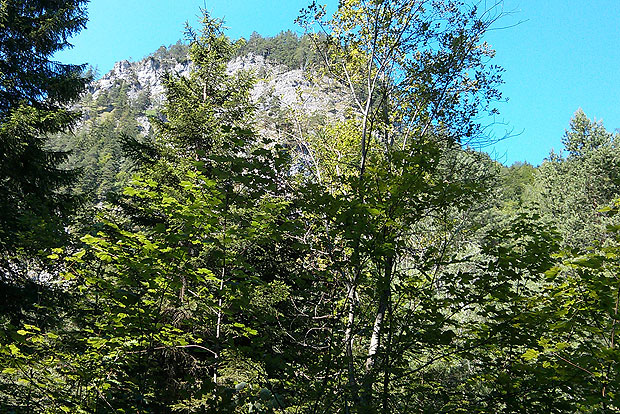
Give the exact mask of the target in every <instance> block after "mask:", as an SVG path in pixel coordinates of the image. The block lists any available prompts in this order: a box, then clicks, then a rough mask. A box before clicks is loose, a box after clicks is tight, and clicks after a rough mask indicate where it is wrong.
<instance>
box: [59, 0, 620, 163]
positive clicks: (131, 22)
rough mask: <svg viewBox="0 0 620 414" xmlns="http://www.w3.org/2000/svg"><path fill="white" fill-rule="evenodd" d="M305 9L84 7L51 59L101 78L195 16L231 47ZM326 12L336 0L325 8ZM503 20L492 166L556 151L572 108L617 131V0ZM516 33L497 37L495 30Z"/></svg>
mask: <svg viewBox="0 0 620 414" xmlns="http://www.w3.org/2000/svg"><path fill="white" fill-rule="evenodd" d="M308 3H309V0H308V1H304V0H302V1H299V0H281V1H272V0H263V1H260V0H228V1H226V0H206V2H205V0H156V1H152V0H124V1H123V0H91V2H90V4H89V7H88V10H89V20H90V21H89V23H88V27H87V29H86V30H84V31H82V32H81V33H80V34H78V35H77V36H76V37H75V38H74V39H73V44H74V46H75V47H74V48H73V49H71V50H68V51H64V52H61V53H60V54H58V55H57V58H58V59H59V60H62V61H65V62H71V63H88V64H91V65H93V66H96V67H98V68H99V70H100V72H101V73H105V72H107V71H109V70H110V69H111V68H112V66H113V64H114V62H116V61H119V60H123V59H133V60H138V59H141V58H143V57H144V56H146V55H148V54H150V53H152V52H153V51H155V50H156V49H157V48H159V46H161V45H169V44H172V43H175V42H176V41H177V40H179V39H180V38H181V37H182V36H183V27H184V24H185V22H186V21H189V22H190V24H192V25H193V26H197V22H198V16H199V15H200V8H201V7H204V6H205V5H206V8H207V10H209V11H210V12H211V14H212V16H214V17H222V18H224V19H225V20H226V26H228V27H229V31H228V34H229V36H231V37H233V38H238V37H241V36H243V37H249V35H250V34H251V33H252V32H253V31H257V32H258V33H260V34H262V35H274V34H277V33H278V32H280V31H281V30H286V29H293V30H298V31H299V30H300V29H299V28H298V27H296V26H295V24H294V19H295V17H297V15H298V14H299V10H300V9H301V8H303V7H305V6H306V5H307V4H308ZM323 3H327V4H329V5H330V7H331V9H332V10H333V8H334V7H335V5H336V4H337V0H324V1H323ZM504 9H505V11H507V12H511V13H510V14H509V15H508V16H506V17H504V18H503V19H501V20H500V21H499V22H498V23H497V25H496V27H497V30H493V31H491V32H490V33H489V34H488V36H487V38H486V40H487V41H488V42H489V43H490V44H491V45H492V46H493V47H494V48H495V50H496V51H497V54H496V58H495V63H496V64H499V65H501V66H503V67H504V68H505V70H506V72H505V73H504V76H503V78H504V81H505V84H504V85H503V86H502V87H501V90H502V92H503V94H504V96H505V97H506V98H508V99H509V101H508V102H507V103H502V104H500V105H499V109H500V112H501V115H500V116H499V117H498V118H497V120H498V121H502V122H506V123H507V124H508V126H507V127H503V126H501V125H497V126H496V127H495V128H494V130H495V135H496V136H498V137H499V136H503V135H504V133H505V131H506V130H508V131H511V132H512V134H513V135H515V136H513V137H511V138H509V139H506V140H504V141H502V142H500V143H498V144H496V145H495V146H494V147H493V148H488V149H487V151H490V152H491V154H492V156H493V157H495V158H497V159H498V160H500V161H502V162H504V163H506V164H512V163H513V162H515V161H527V162H530V163H532V164H534V165H537V164H539V163H540V162H542V160H543V159H544V158H545V157H546V156H547V155H548V154H549V151H550V150H551V149H552V148H553V149H555V150H556V151H559V150H560V149H561V147H562V145H561V139H562V136H563V134H564V130H565V129H566V128H567V127H568V123H569V121H570V118H571V116H572V115H573V113H574V112H575V111H576V110H577V108H579V107H581V108H583V110H584V111H585V112H586V114H587V115H588V116H589V117H590V118H596V119H597V120H599V119H602V120H603V121H604V124H605V126H606V128H607V129H608V130H614V129H616V128H620V44H619V42H620V24H618V18H620V0H590V1H578V0H545V1H539V0H505V1H504ZM517 23H519V24H518V25H516V26H514V27H509V28H505V29H500V28H501V27H504V26H512V25H514V24H517Z"/></svg>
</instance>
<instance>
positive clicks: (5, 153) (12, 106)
mask: <svg viewBox="0 0 620 414" xmlns="http://www.w3.org/2000/svg"><path fill="white" fill-rule="evenodd" d="M48 3H49V2H45V1H27V2H26V1H7V2H3V3H2V5H1V6H0V56H2V59H1V60H0V211H1V212H2V213H1V214H0V255H2V256H3V259H5V260H6V259H9V258H10V257H11V256H12V255H13V254H15V251H16V249H27V250H29V251H30V252H32V251H33V250H35V249H37V248H40V247H41V246H49V244H50V241H52V240H54V238H56V237H59V236H61V235H62V233H63V231H62V227H63V223H64V222H65V221H66V219H67V214H68V213H69V212H70V211H71V198H70V197H69V196H68V195H67V194H63V191H62V190H63V188H64V187H65V186H67V185H68V184H70V183H71V182H72V180H73V179H74V177H75V174H73V173H72V172H69V171H65V170H64V169H62V168H61V167H60V164H61V163H62V161H63V160H64V159H65V157H66V154H65V153H62V152H54V151H49V150H48V148H46V142H47V138H48V136H49V135H50V134H55V133H58V132H61V131H67V130H69V129H70V128H71V127H72V126H73V125H74V124H75V122H76V120H77V118H78V117H79V115H78V114H76V113H74V112H71V111H69V110H67V109H66V107H67V105H68V104H70V103H72V102H73V101H75V100H76V99H77V98H78V97H79V94H80V93H81V92H82V90H83V89H84V86H85V84H86V82H87V81H88V79H86V78H84V77H83V76H82V71H83V66H77V65H66V64H60V63H57V62H54V61H52V60H51V57H52V55H53V54H54V53H55V52H57V51H59V50H62V49H64V48H66V47H67V46H69V43H68V40H67V39H68V38H69V37H70V36H71V35H73V34H75V33H77V32H78V31H79V30H81V29H82V28H83V27H84V25H85V22H86V15H85V10H84V5H85V3H86V2H85V1H83V0H76V1H59V2H53V3H52V4H48ZM0 267H1V268H2V270H1V272H2V273H4V272H6V271H8V269H7V265H6V262H5V261H3V262H2V263H1V264H0Z"/></svg>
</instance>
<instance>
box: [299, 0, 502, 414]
mask: <svg viewBox="0 0 620 414" xmlns="http://www.w3.org/2000/svg"><path fill="white" fill-rule="evenodd" d="M496 17H497V15H494V13H493V10H478V9H477V8H476V7H473V6H472V7H469V6H466V5H464V4H461V3H459V2H453V1H438V2H435V1H433V2H431V1H400V0H393V1H357V0H352V1H343V2H340V4H339V8H338V10H337V12H336V13H335V14H334V16H333V18H332V19H325V11H324V10H323V9H322V8H321V7H319V6H317V5H316V3H313V5H312V6H311V7H309V8H308V9H307V10H306V11H305V12H304V14H303V15H302V16H301V17H300V22H301V23H302V24H304V25H305V26H306V27H307V28H308V29H310V28H312V27H313V24H314V23H318V26H314V27H318V28H319V32H318V33H317V36H316V37H315V39H316V43H317V46H318V48H319V50H320V52H321V55H322V58H323V62H324V65H325V69H326V73H327V74H328V75H329V76H330V77H332V78H333V79H335V81H337V82H340V84H341V85H342V86H343V87H345V88H346V89H348V91H349V92H350V94H349V97H350V101H351V102H352V107H353V110H352V113H354V114H355V115H354V117H353V119H352V120H350V121H349V122H347V123H345V124H344V125H341V126H338V127H336V128H333V129H332V131H335V132H336V134H332V136H331V137H330V136H329V135H330V134H329V133H328V134H327V135H328V136H327V138H328V139H327V140H322V142H318V143H317V144H315V145H314V146H313V145H312V143H309V145H308V148H310V152H311V155H314V159H316V158H317V156H318V158H322V159H323V160H325V159H329V160H331V161H332V162H331V164H329V166H328V168H327V170H329V171H331V172H335V173H336V176H335V177H334V176H333V175H332V177H329V181H335V182H336V185H330V186H327V185H325V184H327V183H326V182H325V178H326V176H327V175H328V174H326V171H323V174H321V175H319V174H318V173H317V174H316V177H315V180H316V184H314V183H313V185H317V186H318V188H322V189H323V192H321V191H318V194H320V196H319V199H318V200H317V201H315V202H309V203H308V205H315V206H320V207H319V210H320V211H315V212H314V213H313V214H312V217H315V218H316V219H317V221H316V222H315V224H316V226H317V228H315V229H314V230H313V232H311V234H314V235H315V237H316V239H315V240H314V243H316V245H317V246H321V247H317V255H318V257H316V258H314V260H315V261H317V262H320V263H322V264H323V265H322V266H321V267H323V270H322V271H321V272H320V274H325V275H326V276H325V277H326V278H327V279H326V280H325V283H326V285H325V286H329V288H324V289H326V290H327V291H330V292H332V293H330V294H332V295H334V297H332V299H331V301H325V300H324V299H323V298H317V299H318V300H320V301H321V302H320V305H319V303H317V304H316V308H315V309H320V308H321V307H324V308H323V313H322V315H321V317H323V318H326V319H327V318H328V316H327V315H330V314H331V315H338V319H337V320H334V321H333V325H332V326H329V327H328V326H326V325H321V326H320V327H316V329H317V330H321V331H322V332H325V333H326V335H327V333H329V335H331V337H321V338H320V339H317V343H316V344H315V345H316V346H317V347H318V349H320V346H319V345H318V343H320V342H321V341H325V342H329V344H330V345H329V346H330V347H329V349H330V352H331V353H332V357H330V358H326V359H325V364H326V365H325V366H324V371H322V372H321V376H323V377H325V378H326V379H325V380H324V382H321V383H319V382H317V383H316V384H315V385H314V387H316V389H317V390H320V391H318V392H319V394H320V396H318V397H317V406H316V407H320V410H323V412H333V411H336V408H335V406H334V405H336V406H338V407H339V408H338V410H342V412H346V413H349V412H376V411H378V410H381V411H382V412H394V410H395V407H398V409H399V410H406V408H404V407H406V406H407V405H406V400H407V399H408V398H409V397H407V396H406V392H403V393H401V392H400V390H402V389H403V388H402V387H403V384H402V383H400V382H399V380H400V379H401V378H405V377H409V376H410V375H412V374H413V373H415V372H418V368H419V371H423V370H424V368H425V365H424V364H423V363H420V360H425V359H430V360H432V361H437V360H442V359H443V357H442V355H449V354H450V352H452V351H448V350H446V349H445V348H443V346H444V345H450V344H452V343H453V342H452V339H453V337H452V335H453V331H452V327H453V326H454V325H455V324H456V320H455V319H454V316H455V314H456V313H458V312H455V313H452V312H454V309H451V307H450V306H448V305H447V303H448V302H449V301H450V299H449V298H450V294H449V289H450V288H449V286H452V284H451V283H452V282H450V281H449V280H448V279H443V278H441V277H440V276H438V275H440V274H441V273H440V267H441V266H440V263H445V260H446V257H445V256H444V254H445V253H446V252H447V249H448V246H449V243H450V240H451V239H452V237H451V234H452V232H453V231H454V229H455V228H456V227H458V226H454V224H455V220H453V217H451V215H450V214H451V213H453V212H455V211H459V210H460V209H463V208H465V207H466V206H467V205H468V203H470V202H471V200H472V199H473V198H475V195H476V194H479V192H480V191H483V186H481V184H482V181H481V180H480V178H481V177H482V176H483V175H484V172H483V171H481V170H480V169H478V164H477V163H476V161H475V159H476V156H475V155H474V154H471V153H467V152H464V151H462V150H461V145H466V144H469V143H471V142H473V141H479V140H481V139H484V137H483V136H482V134H481V131H482V127H481V125H479V124H478V123H477V122H476V116H477V115H478V114H479V113H480V112H481V111H485V110H489V111H493V110H492V109H491V108H490V107H489V105H488V104H489V102H490V101H492V100H493V99H497V98H499V96H500V95H499V92H498V91H497V89H496V86H497V84H498V83H499V81H500V78H499V72H501V71H500V70H499V68H497V67H495V66H492V65H489V66H488V65H487V64H486V63H487V60H488V58H489V57H491V56H492V55H493V52H492V50H491V49H490V48H489V47H488V45H487V44H486V43H484V42H483V40H482V37H483V36H484V33H485V31H486V30H487V29H488V27H489V26H490V25H491V24H492V23H493V21H494V20H495V18H496ZM319 33H320V35H319ZM340 137H345V141H346V142H347V143H348V144H349V147H348V148H345V149H344V150H343V149H342V148H338V147H339V146H340V147H342V146H343V143H335V142H334V141H337V140H338V139H339V138H340ZM330 138H331V139H333V140H334V141H332V140H331V139H330ZM325 142H326V143H327V145H323V144H324V143H325ZM345 146H346V144H345ZM330 149H337V150H338V152H339V153H338V154H335V153H334V154H329V152H330ZM341 154H342V155H343V156H340V155H341ZM319 164H320V163H319ZM313 172H314V171H313ZM481 173H482V174H481ZM308 193H310V194H312V192H310V191H308ZM314 194H316V193H314ZM317 271H318V270H317ZM317 290H318V289H317ZM330 303H331V304H333V305H335V307H334V308H331V309H329V308H330V305H329V304H330ZM453 305H454V306H455V307H456V306H457V303H456V302H454V303H453ZM311 313H312V312H310V310H308V311H307V314H311ZM314 314H316V311H314ZM424 331H427V335H426V336H425V337H420V336H418V333H421V332H424ZM444 351H445V354H444ZM414 356H415V358H416V359H417V361H418V362H417V363H416V362H415V361H413V360H412V359H411V358H413V357H414ZM435 358H436V359H435ZM335 361H336V362H335ZM417 364H420V365H421V366H419V367H416V365H417ZM429 365H431V364H429ZM334 375H336V376H337V377H338V379H337V380H334V382H330V381H329V380H328V379H327V378H329V377H331V376H334ZM332 387H333V388H332ZM326 389H330V391H331V392H327V391H326ZM318 401H320V403H319V402H318ZM417 409H421V407H420V406H418V407H417Z"/></svg>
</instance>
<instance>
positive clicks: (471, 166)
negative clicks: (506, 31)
mask: <svg viewBox="0 0 620 414" xmlns="http://www.w3.org/2000/svg"><path fill="white" fill-rule="evenodd" d="M85 4H86V1H84V0H62V1H58V2H52V3H49V2H43V1H38V0H37V1H30V0H29V1H28V2H26V1H9V2H3V3H2V4H1V5H0V17H3V16H8V18H1V19H0V54H1V56H2V57H3V60H2V61H1V62H0V97H1V99H2V100H1V101H0V195H1V196H2V197H0V413H7V414H8V413H326V414H327V413H343V414H345V413H346V414H350V413H359V414H362V413H615V412H620V395H619V392H620V389H619V388H620V365H619V364H620V351H619V350H618V346H617V342H618V340H617V338H616V336H617V335H616V325H617V323H618V321H619V320H620V315H619V314H618V310H619V303H620V279H619V277H618V274H619V269H618V267H616V266H618V255H619V254H620V234H619V231H620V223H619V221H618V211H619V209H620V201H619V200H620V181H619V180H620V176H619V174H620V165H619V164H620V148H619V142H620V137H619V136H618V135H617V134H616V133H611V132H609V131H607V130H606V129H605V127H604V125H603V124H602V123H601V122H597V121H595V120H593V119H589V118H588V116H587V115H586V114H585V113H584V112H583V111H582V110H581V109H578V110H577V111H576V112H575V113H574V114H573V115H572V118H571V117H570V114H568V115H567V129H566V132H565V135H564V136H563V140H562V142H563V146H564V148H563V149H562V150H561V151H560V152H559V153H557V152H550V154H549V156H548V158H547V159H545V161H544V162H543V163H542V164H541V165H539V166H533V165H530V164H527V163H517V164H514V165H512V166H505V165H502V164H501V163H499V162H497V161H495V160H493V159H492V158H491V157H490V156H489V155H488V154H486V153H484V152H479V151H476V150H474V149H472V148H477V147H479V145H480V144H484V143H488V141H489V139H490V138H489V137H488V136H487V135H486V133H485V131H486V130H487V128H486V125H484V123H483V120H484V119H486V118H485V117H484V116H481V115H482V114H490V115H493V114H496V113H497V109H496V108H495V104H496V103H497V102H498V100H499V99H500V98H501V97H502V95H501V84H502V80H501V73H502V70H501V68H499V67H497V66H495V65H494V61H493V56H494V51H493V50H492V49H491V47H490V45H488V44H487V43H486V42H485V35H486V33H487V31H488V30H490V29H491V28H493V27H494V25H496V24H497V20H498V19H500V18H501V10H500V9H498V8H496V7H494V8H491V9H488V10H487V9H482V8H480V7H481V6H482V5H481V4H479V8H476V7H473V6H471V5H469V4H461V3H459V2H453V1H451V0H442V1H421V2H412V1H405V0H390V1H377V2H374V1H369V2H360V1H347V2H340V5H339V7H338V10H337V12H336V13H335V14H334V15H333V16H331V17H330V16H328V15H327V14H326V13H325V11H324V9H323V8H321V7H319V6H317V5H316V4H314V3H313V4H312V5H311V6H309V7H308V8H306V9H304V10H302V11H301V12H300V16H299V18H298V23H299V25H300V27H301V28H302V29H303V30H304V31H305V33H306V34H304V35H303V36H298V35H297V34H295V33H293V32H291V31H287V32H282V33H281V34H279V35H277V36H275V37H273V38H265V37H262V36H260V35H259V34H257V33H254V34H253V35H252V36H251V37H250V38H249V39H247V40H245V39H240V40H236V41H234V40H231V39H230V38H228V37H227V36H226V34H225V32H224V30H223V23H222V21H220V20H218V19H214V18H213V17H211V16H210V15H209V14H208V13H205V14H204V18H203V22H202V23H203V25H202V27H201V28H199V29H196V30H188V32H187V38H186V39H185V40H184V41H181V42H179V43H177V44H175V45H172V46H170V47H163V46H162V47H161V48H160V49H159V50H157V51H155V52H154V53H153V54H151V55H149V56H147V57H146V58H144V59H143V60H141V61H139V62H128V61H122V62H119V63H117V64H116V65H115V67H114V69H113V70H112V71H111V72H110V73H108V74H105V75H103V76H102V77H101V78H100V79H97V80H95V79H93V77H94V75H95V74H93V73H92V71H89V70H87V69H86V67H85V66H75V65H62V64H58V63H54V62H53V61H52V58H51V57H52V55H53V53H54V52H56V51H57V50H61V49H63V48H65V47H66V46H67V43H66V42H67V38H68V37H69V36H70V35H72V34H74V33H76V32H77V31H79V30H80V29H81V28H83V27H84V24H85V22H86V11H85ZM575 107H576V108H579V102H575Z"/></svg>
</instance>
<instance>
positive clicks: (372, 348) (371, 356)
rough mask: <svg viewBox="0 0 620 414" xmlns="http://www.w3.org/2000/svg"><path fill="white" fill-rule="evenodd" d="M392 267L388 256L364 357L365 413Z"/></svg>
mask: <svg viewBox="0 0 620 414" xmlns="http://www.w3.org/2000/svg"><path fill="white" fill-rule="evenodd" d="M393 266H394V257H393V256H392V255H391V254H390V255H389V256H388V257H386V259H385V267H384V269H383V275H382V278H381V280H380V282H379V290H380V292H379V304H378V307H377V313H376V315H375V322H374V324H373V329H372V336H371V337H370V345H369V346H368V355H367V357H366V372H365V380H364V398H363V400H364V405H365V407H366V408H365V409H366V412H372V410H371V408H372V399H373V396H372V395H373V390H372V388H373V387H372V386H373V384H374V382H375V381H374V374H375V370H374V367H375V363H376V361H377V354H378V352H379V348H380V346H381V334H382V331H383V325H384V321H385V316H386V313H387V310H388V306H389V301H390V284H391V281H392V269H393Z"/></svg>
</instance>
